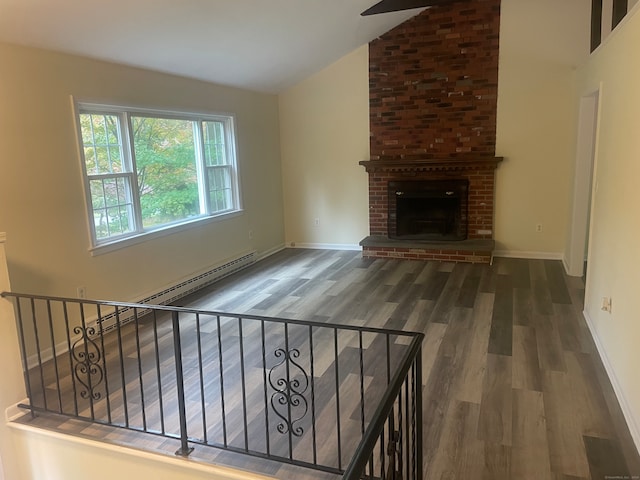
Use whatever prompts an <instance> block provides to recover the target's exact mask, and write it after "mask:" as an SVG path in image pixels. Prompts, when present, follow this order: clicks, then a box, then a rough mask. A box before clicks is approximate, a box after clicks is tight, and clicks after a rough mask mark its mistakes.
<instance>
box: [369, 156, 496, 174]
mask: <svg viewBox="0 0 640 480" xmlns="http://www.w3.org/2000/svg"><path fill="white" fill-rule="evenodd" d="M502 160H503V157H477V158H447V159H438V158H425V159H404V158H401V159H379V160H362V161H361V162H359V163H360V165H362V166H363V167H364V168H365V169H366V171H367V172H369V173H372V172H398V173H401V172H446V171H462V170H495V168H496V167H497V166H498V164H499V163H500V162H501V161H502Z"/></svg>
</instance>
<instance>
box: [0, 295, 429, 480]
mask: <svg viewBox="0 0 640 480" xmlns="http://www.w3.org/2000/svg"><path fill="white" fill-rule="evenodd" d="M2 296H3V297H7V298H10V299H12V301H13V304H14V310H15V316H16V322H17V327H18V333H19V341H20V348H21V352H22V362H23V371H24V378H25V387H26V391H27V395H28V397H29V402H28V404H21V405H20V406H21V407H23V408H27V409H29V410H30V412H31V413H32V415H36V414H39V413H44V412H51V413H55V414H58V415H64V416H66V417H71V418H77V419H81V420H86V421H90V422H95V423H98V424H102V425H109V426H114V427H120V428H125V429H128V430H134V431H139V432H144V433H148V434H153V435H159V436H162V437H167V438H173V439H176V440H177V441H179V448H178V450H177V452H176V454H178V455H182V456H188V455H189V454H190V453H191V451H192V450H193V448H194V446H198V445H204V446H211V447H217V448H221V449H225V450H229V451H232V452H236V453H242V454H247V455H252V456H254V457H259V458H263V459H269V460H275V461H278V462H284V463H288V464H293V465H298V466H302V467H308V468H312V469H316V470H321V471H325V472H330V473H333V474H336V475H341V476H342V478H345V479H349V480H353V479H359V478H370V479H373V478H378V479H402V480H410V479H417V480H420V479H422V372H421V368H422V363H421V343H422V339H423V335H422V334H419V333H412V332H404V331H398V330H387V329H377V328H367V327H361V326H352V325H337V324H330V323H320V322H308V321H299V320H291V319H283V318H268V317H260V316H255V315H237V314H230V313H224V312H215V311H207V310H198V309H192V308H182V307H173V306H161V305H143V304H135V303H122V302H106V301H92V300H84V299H82V300H81V299H71V298H59V297H45V296H38V295H29V294H19V293H10V292H4V293H2Z"/></svg>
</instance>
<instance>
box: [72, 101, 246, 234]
mask: <svg viewBox="0 0 640 480" xmlns="http://www.w3.org/2000/svg"><path fill="white" fill-rule="evenodd" d="M162 113H164V112H162ZM162 113H155V112H153V113H150V112H148V111H144V112H134V111H123V110H120V109H116V108H113V107H108V106H93V105H84V104H83V105H80V106H79V115H78V117H79V125H80V135H81V141H82V152H83V156H84V171H85V174H86V182H87V187H88V200H89V201H90V203H91V205H90V211H91V220H92V222H91V223H92V227H93V234H94V242H95V244H100V243H101V242H104V241H111V240H112V239H114V238H119V237H125V238H126V237H127V236H131V235H135V234H138V233H144V232H145V231H148V230H153V229H157V228H161V227H164V226H167V225H172V224H177V223H183V222H185V221H189V220H191V219H195V218H198V217H204V216H207V215H213V214H221V213H225V212H230V211H235V210H237V209H238V202H237V197H238V193H237V182H236V173H235V161H234V158H233V156H232V152H233V148H232V146H233V138H232V134H233V132H232V126H233V125H232V119H231V118H230V117H213V118H212V117H211V116H195V115H194V116H191V115H186V116H185V115H182V116H178V115H175V114H164V115H163V114H162Z"/></svg>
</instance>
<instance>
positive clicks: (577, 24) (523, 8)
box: [495, 0, 590, 258]
mask: <svg viewBox="0 0 640 480" xmlns="http://www.w3.org/2000/svg"><path fill="white" fill-rule="evenodd" d="M589 10H590V4H588V2H584V1H582V0H568V1H566V2H560V3H558V2H556V1H554V0H542V1H537V2H530V1H528V0H503V1H502V12H501V30H500V64H499V83H498V128H497V141H496V154H497V155H499V156H503V157H505V160H504V162H503V163H502V164H501V165H500V166H499V167H498V170H497V174H496V175H497V177H496V228H495V239H496V248H497V250H499V251H501V252H499V253H500V254H510V255H515V256H541V257H547V258H560V257H561V256H562V253H563V250H564V248H565V239H566V235H567V218H568V215H569V210H568V209H569V200H570V197H571V191H572V189H573V181H572V172H573V158H574V151H575V128H574V117H575V112H576V109H577V103H576V101H575V99H574V94H573V92H574V90H575V80H574V79H575V66H577V65H578V64H579V63H580V62H581V61H583V60H585V59H586V57H587V55H588V53H589V15H590V13H589ZM551 12H552V14H550V13H551ZM543 32H544V33H543ZM537 224H541V225H542V232H536V225H537Z"/></svg>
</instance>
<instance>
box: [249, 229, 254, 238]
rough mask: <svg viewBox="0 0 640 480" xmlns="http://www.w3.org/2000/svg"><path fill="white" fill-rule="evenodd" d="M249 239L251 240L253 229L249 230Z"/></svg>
mask: <svg viewBox="0 0 640 480" xmlns="http://www.w3.org/2000/svg"><path fill="white" fill-rule="evenodd" d="M249 240H253V230H249Z"/></svg>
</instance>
